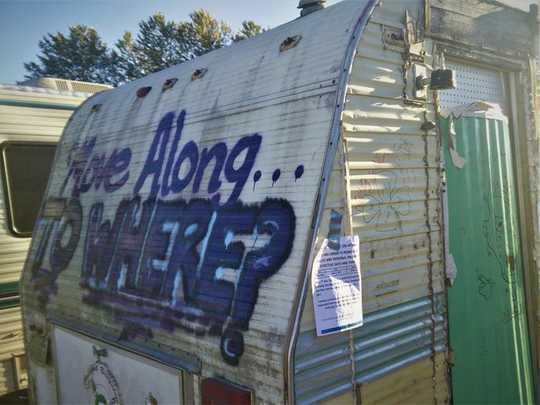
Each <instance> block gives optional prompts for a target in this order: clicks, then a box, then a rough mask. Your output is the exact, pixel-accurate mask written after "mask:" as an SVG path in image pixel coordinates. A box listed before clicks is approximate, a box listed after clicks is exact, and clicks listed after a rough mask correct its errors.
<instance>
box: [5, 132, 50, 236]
mask: <svg viewBox="0 0 540 405" xmlns="http://www.w3.org/2000/svg"><path fill="white" fill-rule="evenodd" d="M55 149H56V146H55V145H51V144H37V143H22V142H20V143H19V142H6V143H4V144H3V145H2V147H1V152H2V153H1V158H2V162H1V163H2V177H3V183H4V191H5V200H6V201H5V203H6V207H7V209H8V213H9V220H10V221H9V225H10V228H11V231H12V232H13V233H14V234H16V235H18V236H30V235H31V234H32V229H33V228H34V222H35V221H36V218H37V215H38V213H39V208H40V206H41V199H42V198H43V194H44V193H45V188H46V187H47V180H48V178H49V173H50V171H51V166H52V162H53V159H54V152H55Z"/></svg>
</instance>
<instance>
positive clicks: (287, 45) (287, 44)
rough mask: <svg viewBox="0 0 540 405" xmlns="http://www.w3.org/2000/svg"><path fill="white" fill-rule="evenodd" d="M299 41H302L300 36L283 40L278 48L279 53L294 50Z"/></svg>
mask: <svg viewBox="0 0 540 405" xmlns="http://www.w3.org/2000/svg"><path fill="white" fill-rule="evenodd" d="M301 39H302V35H294V36H292V37H287V38H285V40H284V41H283V42H282V43H281V45H280V46H279V51H280V52H285V51H288V50H289V49H292V48H294V47H295V46H296V45H298V43H299V42H300V40H301Z"/></svg>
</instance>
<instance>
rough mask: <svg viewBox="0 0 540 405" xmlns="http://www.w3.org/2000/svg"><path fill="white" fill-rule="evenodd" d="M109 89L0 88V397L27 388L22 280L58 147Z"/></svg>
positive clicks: (73, 85) (60, 84)
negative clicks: (84, 108)
mask: <svg viewBox="0 0 540 405" xmlns="http://www.w3.org/2000/svg"><path fill="white" fill-rule="evenodd" d="M108 88H110V87H109V86H105V85H98V84H94V83H86V82H76V81H69V80H63V79H53V78H41V79H36V80H32V81H27V82H25V83H23V84H22V85H0V395H2V394H5V393H6V392H10V391H13V390H17V389H20V388H23V387H26V381H27V378H26V371H25V370H26V367H25V361H24V360H23V356H24V345H23V331H22V320H21V309H20V305H19V279H20V276H21V272H22V268H23V265H24V260H25V258H26V254H27V252H28V248H29V246H30V236H31V234H32V228H33V225H34V222H35V220H36V218H37V215H38V211H39V207H40V203H41V197H42V196H43V193H44V192H45V187H46V186H47V179H48V174H49V171H50V168H51V165H52V160H53V157H54V150H55V147H56V143H57V142H58V140H59V139H60V135H61V134H62V130H63V129H64V126H65V125H66V122H67V121H68V119H69V117H70V115H71V114H72V113H73V111H74V110H75V109H76V108H77V107H78V106H79V105H80V104H81V103H82V102H83V101H84V100H85V99H86V98H88V97H89V96H90V95H91V94H93V93H95V92H96V91H100V90H104V89H108Z"/></svg>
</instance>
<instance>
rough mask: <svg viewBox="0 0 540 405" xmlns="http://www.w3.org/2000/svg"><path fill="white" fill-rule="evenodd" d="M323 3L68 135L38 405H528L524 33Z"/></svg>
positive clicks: (308, 5)
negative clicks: (478, 404) (492, 404)
mask: <svg viewBox="0 0 540 405" xmlns="http://www.w3.org/2000/svg"><path fill="white" fill-rule="evenodd" d="M322 3H324V2H321V1H306V0H303V1H302V2H301V3H300V7H301V8H302V13H301V14H302V17H300V18H298V19H296V20H294V21H291V22H290V23H287V24H285V25H282V26H280V27H277V28H275V29H272V30H269V31H267V32H264V33H263V34H261V35H258V36H256V37H255V38H252V39H249V40H244V41H241V42H239V43H238V44H235V45H233V46H231V47H228V48H225V49H220V50H217V51H214V52H211V53H209V54H207V55H204V56H202V57H200V58H197V59H195V60H193V61H190V62H187V63H184V64H181V65H178V66H175V67H171V68H168V69H165V70H163V71H161V72H158V73H154V74H151V75H149V76H147V77H145V78H143V79H140V80H136V81H133V82H131V83H128V84H125V85H123V86H121V87H119V88H117V89H114V90H111V91H107V92H104V93H98V94H96V95H95V96H94V97H92V98H91V99H89V100H87V101H86V102H85V103H83V104H82V105H81V106H80V108H79V109H78V110H77V111H76V112H75V113H74V115H73V116H72V118H71V120H70V122H69V124H68V125H67V127H66V129H65V131H64V134H63V135H62V138H61V141H60V143H59V146H58V148H57V152H56V157H55V160H54V163H53V168H52V173H51V177H50V179H49V182H48V186H47V190H46V192H45V197H44V200H43V204H42V207H41V210H40V214H39V216H38V220H37V223H36V227H35V230H34V237H33V239H32V243H31V247H30V251H29V254H28V258H27V261H26V264H25V267H24V274H23V281H22V297H23V314H24V331H25V339H26V344H27V350H28V354H29V355H28V362H29V375H30V380H31V384H30V388H31V394H32V398H33V400H34V401H36V402H38V403H61V404H71V403H87V402H92V403H115V404H131V403H143V402H145V401H146V403H153V404H156V403H185V404H191V403H196V404H211V403H237V404H275V403H290V404H293V403H298V404H303V403H306V404H307V403H323V404H324V403H328V404H330V403H333V404H345V403H362V404H375V403H384V404H387V403H399V404H401V403H415V404H417V403H449V402H451V401H453V402H455V403H462V402H473V403H474V402H488V403H489V402H494V401H497V402H505V403H532V402H534V400H535V397H536V392H535V387H537V386H539V384H538V380H537V370H538V336H537V335H538V334H537V330H538V326H539V324H538V319H537V315H536V314H537V313H538V299H537V298H538V266H537V263H538V259H539V258H538V257H537V254H538V252H539V251H540V250H538V247H539V246H538V245H537V243H538V242H537V241H540V237H539V228H538V212H537V210H536V208H535V209H533V207H538V206H539V205H538V187H537V184H538V179H539V177H538V173H537V170H538V168H537V165H536V163H535V162H537V161H538V150H539V149H538V146H539V145H538V132H537V128H538V127H537V124H536V116H535V113H536V98H535V95H536V85H535V82H536V80H535V77H536V63H535V49H536V35H537V34H536V33H537V26H538V20H537V15H536V12H535V9H534V8H532V9H531V12H530V13H527V12H523V11H521V10H516V9H513V8H509V7H507V6H505V5H502V4H500V3H498V2H496V1H491V0H489V1H488V0H485V1H481V0H476V1H473V2H471V1H459V0H451V1H450V0H432V1H423V0H403V1H376V0H345V1H342V2H339V3H337V4H335V5H333V6H331V7H328V8H324V7H323V4H322ZM358 274H360V277H357V276H358ZM332 294H333V295H332ZM328 296H332V297H333V298H327V297H328ZM480 375H481V376H482V378H480V377H479V376H480Z"/></svg>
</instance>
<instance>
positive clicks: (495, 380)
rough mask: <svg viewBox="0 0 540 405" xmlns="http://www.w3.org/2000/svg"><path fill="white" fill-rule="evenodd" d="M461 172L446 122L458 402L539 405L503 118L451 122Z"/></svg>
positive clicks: (451, 315)
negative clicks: (453, 272)
mask: <svg viewBox="0 0 540 405" xmlns="http://www.w3.org/2000/svg"><path fill="white" fill-rule="evenodd" d="M454 123H455V132H456V142H455V143H456V144H457V148H456V149H457V152H458V154H459V156H461V157H462V158H464V159H465V164H464V166H463V168H461V169H459V168H458V167H456V165H455V164H454V163H453V161H452V157H451V155H450V153H449V148H448V139H449V128H450V119H445V120H442V122H441V129H442V133H443V138H444V144H445V156H446V162H447V163H446V166H447V170H448V171H447V181H448V211H449V233H450V251H451V253H452V255H453V257H454V260H455V263H456V267H457V278H456V280H455V283H454V285H453V287H451V288H450V289H449V294H448V301H449V302H448V303H449V322H450V325H449V328H450V345H451V348H452V350H453V351H454V367H453V368H452V383H453V396H454V403H456V404H463V403H475V404H479V403H490V404H491V403H504V404H517V403H522V404H530V403H533V402H534V397H533V392H532V391H533V390H532V381H533V380H532V371H531V360H530V349H529V340H528V339H529V338H528V329H527V318H526V308H525V298H524V288H523V263H522V257H521V249H520V235H519V230H518V220H517V218H518V215H517V214H518V213H517V204H516V193H515V188H514V180H513V168H512V153H511V151H512V149H511V145H510V137H509V132H508V124H507V123H506V122H505V121H503V120H495V119H484V118H473V117H464V118H460V119H454Z"/></svg>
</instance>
